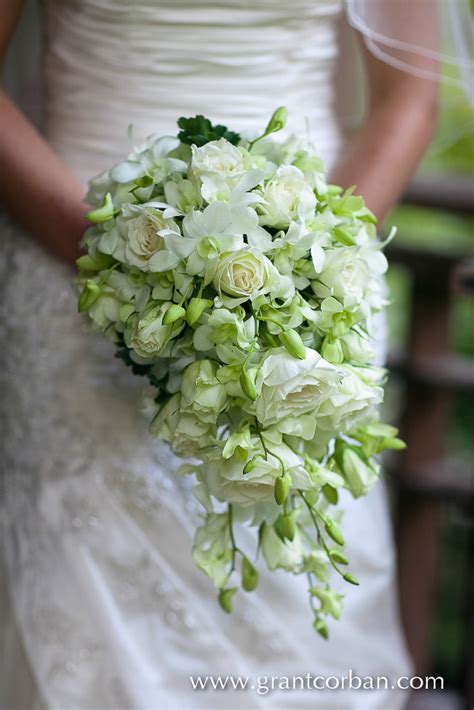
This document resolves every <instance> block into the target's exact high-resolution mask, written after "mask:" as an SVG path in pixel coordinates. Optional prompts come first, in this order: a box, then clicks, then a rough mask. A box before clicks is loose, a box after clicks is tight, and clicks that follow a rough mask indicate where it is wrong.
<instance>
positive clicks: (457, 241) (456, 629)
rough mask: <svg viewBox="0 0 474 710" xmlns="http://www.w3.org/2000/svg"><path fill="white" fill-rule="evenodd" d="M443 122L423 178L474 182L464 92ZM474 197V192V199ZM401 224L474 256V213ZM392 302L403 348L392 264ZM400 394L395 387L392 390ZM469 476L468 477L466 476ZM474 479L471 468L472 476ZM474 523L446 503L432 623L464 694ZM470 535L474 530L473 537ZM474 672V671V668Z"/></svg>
mask: <svg viewBox="0 0 474 710" xmlns="http://www.w3.org/2000/svg"><path fill="white" fill-rule="evenodd" d="M441 95H442V96H441V98H442V100H441V104H440V116H439V124H438V130H437V133H436V136H435V138H434V140H433V142H432V145H431V148H430V150H429V152H428V154H427V155H426V157H425V160H424V161H423V164H422V166H421V170H420V175H421V176H428V177H430V178H433V179H439V180H441V179H442V180H443V181H444V180H445V179H446V178H448V180H449V177H450V176H456V177H457V176H460V175H462V176H465V177H470V178H473V177H474V111H473V109H472V106H471V104H470V103H469V102H468V100H467V98H466V96H465V95H464V94H463V92H462V91H460V90H459V89H455V88H453V87H451V86H447V85H445V86H443V87H442V89H441ZM473 200H474V194H473ZM391 224H396V225H397V226H398V235H397V237H396V239H397V240H398V243H399V244H402V243H409V244H410V245H416V246H417V247H418V248H420V250H423V249H429V250H431V251H432V250H437V251H440V252H446V251H453V252H456V253H463V254H465V255H466V256H469V255H470V256H471V257H472V256H473V255H474V216H472V215H461V214H455V213H453V212H448V211H443V210H440V209H434V208H421V207H415V206H411V205H403V204H402V205H400V206H399V207H397V208H396V209H395V210H394V211H393V213H392V215H391V216H390V218H389V225H391ZM388 278H389V285H390V290H391V298H392V304H391V306H390V308H389V326H390V347H391V350H392V351H395V352H399V351H400V350H403V346H404V343H406V338H407V326H408V322H409V313H410V278H409V274H408V273H407V272H406V271H404V270H403V269H402V268H400V267H398V266H396V265H393V266H392V267H391V268H390V272H389V277H388ZM451 340H452V348H453V350H454V351H455V352H457V353H459V354H461V355H463V356H467V357H473V356H474V301H473V299H472V298H471V299H468V298H467V297H455V299H454V304H453V318H452V332H451ZM392 389H393V390H396V384H393V385H392ZM388 395H389V401H390V400H392V401H394V402H396V401H397V399H398V398H397V393H396V391H395V392H393V391H392V392H390V391H389V392H388ZM473 433H474V406H473V400H472V396H470V395H469V394H468V393H463V392H460V393H457V394H456V395H455V396H454V400H453V405H452V409H451V414H450V421H449V428H448V433H447V441H448V451H447V455H448V457H449V456H453V455H454V454H455V455H456V456H459V457H461V458H462V459H464V460H466V461H469V460H470V461H473V460H474V436H473ZM466 475H469V472H468V471H466ZM471 475H472V471H471ZM472 525H473V521H472V520H470V521H469V520H466V516H465V514H464V513H462V511H460V510H459V509H458V508H457V507H456V506H454V505H453V504H448V505H447V506H446V515H445V518H444V525H443V531H442V535H443V539H442V553H441V565H440V569H439V579H438V589H437V599H436V614H435V620H434V626H433V638H432V648H433V668H432V670H433V671H434V672H436V674H440V675H442V676H443V677H444V678H445V681H446V684H447V685H448V686H449V687H451V688H454V689H456V690H458V691H459V692H462V686H463V683H464V681H465V672H466V666H465V664H466V658H465V655H466V653H465V651H466V649H465V645H464V644H465V627H466V614H467V613H468V605H469V604H472V600H469V599H467V594H466V589H467V574H468V570H469V567H470V566H472V564H473V561H472V559H470V555H471V554H472V549H470V546H472ZM470 530H471V532H470ZM472 672H474V669H473V671H472Z"/></svg>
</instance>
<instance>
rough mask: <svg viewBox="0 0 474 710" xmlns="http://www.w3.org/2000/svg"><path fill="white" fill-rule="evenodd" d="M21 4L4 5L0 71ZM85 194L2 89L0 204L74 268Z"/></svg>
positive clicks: (18, 1)
mask: <svg viewBox="0 0 474 710" xmlns="http://www.w3.org/2000/svg"><path fill="white" fill-rule="evenodd" d="M22 5H23V2H22V0H12V2H9V3H3V4H2V22H1V23H0V71H1V68H2V63H3V60H4V57H5V53H6V50H7V46H8V43H9V41H10V38H11V36H12V34H13V30H14V28H15V25H16V23H17V20H18V18H19V15H20V12H21V7H22ZM83 200H84V189H83V188H82V187H81V185H79V183H78V182H77V181H76V180H75V179H74V178H73V177H72V175H71V174H70V173H69V172H68V170H67V169H66V167H65V166H64V165H63V164H62V163H61V161H60V160H59V158H58V157H57V156H56V154H55V153H54V152H53V150H52V149H51V148H50V147H49V146H48V144H47V143H46V141H45V140H44V139H43V138H42V137H41V136H40V135H39V133H38V132H37V131H36V129H35V128H34V127H33V126H32V124H31V123H30V122H29V121H28V120H27V119H26V118H25V116H24V115H23V114H22V113H21V112H20V111H19V110H18V108H17V107H16V106H15V105H14V104H13V102H12V101H11V100H10V99H9V98H8V96H7V95H6V94H5V92H3V91H2V90H1V89H0V203H1V204H2V205H4V206H5V207H6V208H7V210H8V211H9V212H10V213H11V214H12V215H13V216H14V217H15V219H16V220H17V221H18V222H19V223H20V224H21V225H22V226H24V227H25V228H26V229H27V230H28V231H29V232H31V234H32V235H33V236H34V237H35V239H36V240H37V241H38V242H40V243H41V244H42V245H43V246H44V247H45V248H46V249H48V251H49V252H51V253H52V254H54V255H55V256H56V257H58V258H59V259H61V260H63V261H66V262H67V263H68V264H70V265H73V264H74V262H75V260H76V259H77V257H78V256H79V255H80V248H79V241H80V239H81V236H82V234H83V232H84V230H85V229H86V228H87V226H88V224H87V220H86V217H85V215H86V213H87V211H88V209H89V208H88V207H87V205H86V204H85V203H84V201H83Z"/></svg>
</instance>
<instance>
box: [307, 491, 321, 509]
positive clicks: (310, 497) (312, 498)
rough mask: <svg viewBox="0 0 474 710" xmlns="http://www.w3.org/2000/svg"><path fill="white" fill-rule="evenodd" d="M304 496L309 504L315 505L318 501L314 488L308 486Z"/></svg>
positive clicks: (317, 494)
mask: <svg viewBox="0 0 474 710" xmlns="http://www.w3.org/2000/svg"><path fill="white" fill-rule="evenodd" d="M305 498H306V501H307V503H308V504H309V505H310V506H313V505H316V503H317V502H318V498H319V493H318V491H317V490H315V489H314V488H310V489H309V491H306V493H305Z"/></svg>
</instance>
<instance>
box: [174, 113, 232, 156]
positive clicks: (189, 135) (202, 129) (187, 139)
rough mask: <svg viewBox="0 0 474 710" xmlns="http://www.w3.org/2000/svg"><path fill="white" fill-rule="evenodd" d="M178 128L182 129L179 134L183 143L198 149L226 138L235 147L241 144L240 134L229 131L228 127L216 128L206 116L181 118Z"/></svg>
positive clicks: (218, 126)
mask: <svg viewBox="0 0 474 710" xmlns="http://www.w3.org/2000/svg"><path fill="white" fill-rule="evenodd" d="M178 126H179V128H181V131H180V132H179V133H178V138H179V140H180V141H181V143H187V144H188V145H196V146H198V148H199V147H201V146H203V145H205V144H206V143H209V142H210V141H217V140H219V138H225V139H226V140H227V141H229V143H232V144H233V145H238V143H240V135H239V134H238V133H234V131H229V129H228V128H227V126H221V125H216V126H214V125H213V124H212V123H211V122H210V120H209V119H208V118H206V117H205V116H201V115H198V116H194V117H192V118H185V117H184V116H181V118H179V119H178Z"/></svg>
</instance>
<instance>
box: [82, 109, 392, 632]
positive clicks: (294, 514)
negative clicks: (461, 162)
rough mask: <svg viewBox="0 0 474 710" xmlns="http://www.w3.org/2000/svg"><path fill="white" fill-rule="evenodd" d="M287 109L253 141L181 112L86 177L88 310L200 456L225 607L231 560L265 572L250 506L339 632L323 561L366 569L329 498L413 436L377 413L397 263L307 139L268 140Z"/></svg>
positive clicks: (249, 576)
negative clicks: (243, 533) (248, 530)
mask: <svg viewBox="0 0 474 710" xmlns="http://www.w3.org/2000/svg"><path fill="white" fill-rule="evenodd" d="M285 114H286V112H285V110H284V109H278V110H277V111H276V112H275V114H274V115H273V117H272V119H271V121H270V123H269V125H268V126H267V129H266V131H265V133H264V134H263V136H261V137H259V138H257V139H256V140H254V141H252V142H250V141H248V140H244V139H242V138H240V136H238V135H237V134H235V133H229V132H227V130H226V129H225V128H224V127H222V126H218V127H213V126H211V124H210V123H209V121H207V119H204V118H203V117H196V118H195V119H180V126H184V130H183V131H182V132H181V133H180V134H179V137H178V138H172V137H165V138H156V137H151V138H150V139H149V140H148V141H147V142H146V144H145V145H144V146H142V147H141V148H140V149H137V150H134V151H133V152H132V153H131V155H130V156H129V157H128V159H127V160H126V161H124V162H123V163H120V164H118V165H116V166H114V167H113V168H112V169H111V170H108V171H106V172H105V173H103V174H101V175H99V176H98V177H96V178H95V179H93V180H92V181H91V183H90V190H89V194H88V200H89V201H90V202H91V203H92V204H93V205H95V206H96V209H94V210H93V211H92V212H91V213H90V214H89V218H90V220H91V222H92V223H93V226H92V227H91V228H90V229H89V230H88V231H87V232H86V235H85V237H84V246H85V248H86V251H87V254H86V255H85V256H83V257H81V258H80V259H79V262H78V265H79V271H80V276H79V281H80V284H81V287H82V292H81V296H80V301H79V308H80V310H81V311H86V312H87V313H88V314H89V316H90V319H91V320H92V322H93V324H94V325H95V326H96V327H97V328H98V329H100V330H102V331H104V332H106V333H107V335H108V336H109V337H111V338H112V339H113V340H114V341H115V342H116V343H117V345H118V348H119V349H118V354H119V355H120V356H121V357H122V358H123V359H124V360H125V361H126V362H127V364H129V365H130V366H131V367H132V368H133V370H134V372H135V373H137V374H141V375H146V376H147V377H148V378H149V380H150V382H151V384H152V385H153V386H154V387H155V388H156V390H155V395H154V403H155V404H154V406H155V409H156V415H155V416H154V418H153V421H152V423H151V431H152V432H153V433H154V434H155V435H156V436H157V437H159V438H160V439H162V440H164V441H166V442H168V443H169V444H170V446H171V447H172V449H173V451H174V452H175V453H177V454H178V455H180V456H183V457H192V459H193V460H194V461H196V463H195V464H188V465H187V466H186V467H185V469H184V470H185V472H192V473H193V474H194V475H195V476H196V480H197V483H196V488H195V494H196V497H197V498H198V499H199V500H200V501H201V503H202V504H203V507H204V509H205V511H206V519H205V522H204V524H203V526H202V527H201V528H199V529H198V531H197V534H196V539H195V545H194V559H195V561H196V563H197V564H198V566H199V567H200V568H201V569H202V570H204V571H205V572H206V573H207V574H208V575H209V576H210V577H211V578H212V579H213V580H214V582H215V585H216V586H217V588H218V589H219V599H220V603H221V606H222V607H223V608H224V609H225V610H227V611H229V610H230V608H231V601H232V595H233V594H234V592H235V590H236V587H232V586H229V584H232V580H233V578H234V576H235V575H237V572H236V560H237V559H241V575H242V586H243V588H244V589H245V590H247V591H251V590H252V589H253V588H254V587H255V586H256V584H257V581H258V573H257V570H256V568H255V566H254V564H253V563H252V562H250V560H249V559H248V558H247V557H246V556H245V555H244V553H243V552H242V551H241V550H240V548H239V547H238V542H237V541H236V535H235V530H234V528H233V521H236V520H237V521H239V522H245V523H247V524H248V525H251V526H255V531H256V543H257V545H258V547H259V548H261V550H262V554H263V557H264V559H265V561H266V563H267V565H268V567H269V568H270V569H275V568H278V567H280V568H283V569H286V570H288V571H291V572H293V573H301V572H304V573H307V574H308V577H309V579H310V590H309V593H310V600H311V608H312V610H313V612H314V625H315V628H316V630H317V631H318V632H319V633H321V634H322V635H323V636H326V635H327V626H326V622H325V620H324V617H325V616H327V615H328V614H331V615H332V616H335V617H337V616H338V614H339V608H340V603H339V601H340V597H339V596H338V595H337V594H335V593H334V592H332V591H331V590H330V588H329V586H328V580H329V570H330V567H331V566H332V567H333V568H335V569H336V570H337V571H338V572H339V573H340V574H341V575H342V576H344V578H345V579H346V580H347V581H348V582H352V583H357V582H356V580H355V578H354V577H353V576H352V575H351V574H350V573H348V572H346V571H344V569H345V565H346V564H347V560H346V559H345V556H344V554H343V552H342V546H343V544H344V540H343V537H342V533H341V531H340V529H339V527H338V525H337V523H336V518H337V513H336V514H335V515H334V514H332V513H331V512H330V510H331V508H330V506H331V505H333V504H336V503H337V494H338V489H340V488H347V489H349V490H350V491H351V492H352V494H353V495H354V496H356V497H358V496H361V495H364V494H365V493H366V492H367V491H368V489H369V488H370V486H371V485H372V484H373V483H374V481H375V480H376V478H377V474H378V465H377V463H376V462H375V461H374V459H373V456H374V455H375V454H377V453H379V452H380V451H381V450H382V449H384V448H387V447H393V448H397V447H399V446H401V445H402V443H401V442H400V440H399V439H397V438H396V430H394V429H393V428H392V427H388V426H386V425H383V424H380V423H379V422H378V421H377V415H376V406H377V405H378V404H379V403H380V402H381V400H382V398H383V388H382V382H383V378H384V371H383V370H381V369H380V368H377V367H375V366H373V365H372V364H371V363H372V362H373V351H372V348H371V337H370V323H371V318H372V316H373V314H374V313H375V312H376V311H378V310H380V309H381V308H382V307H383V306H384V298H383V289H382V288H381V275H382V274H383V273H384V272H385V270H386V268H387V262H386V259H385V257H384V255H383V253H382V251H381V246H382V245H381V244H380V242H378V241H377V239H376V228H375V219H374V217H373V215H372V213H371V212H370V211H369V210H368V209H367V208H366V207H365V206H364V202H363V200H362V198H361V197H357V196H354V195H352V193H351V191H348V192H345V193H344V192H343V191H342V190H341V189H340V188H338V187H336V186H333V185H328V184H327V183H326V181H325V175H324V169H323V166H322V164H321V161H320V160H319V159H318V157H317V155H316V154H315V152H314V149H313V148H312V146H311V145H309V144H307V143H304V142H302V141H298V140H297V139H295V138H294V137H292V138H290V139H288V140H287V141H286V142H280V143H277V142H275V141H274V140H273V139H271V138H270V137H269V135H270V134H271V133H273V132H275V131H276V130H278V129H279V128H281V127H282V126H283V125H284V123H285V120H286V115H285ZM186 129H189V130H188V133H189V135H188V133H187V132H186ZM193 130H194V132H195V133H196V132H197V133H198V134H199V136H198V138H197V139H193V137H192V135H193ZM206 132H207V133H206ZM219 136H222V137H219ZM257 530H258V531H259V532H258V535H257ZM336 612H337V613H336Z"/></svg>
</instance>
